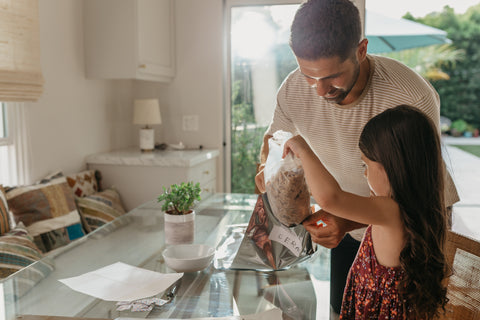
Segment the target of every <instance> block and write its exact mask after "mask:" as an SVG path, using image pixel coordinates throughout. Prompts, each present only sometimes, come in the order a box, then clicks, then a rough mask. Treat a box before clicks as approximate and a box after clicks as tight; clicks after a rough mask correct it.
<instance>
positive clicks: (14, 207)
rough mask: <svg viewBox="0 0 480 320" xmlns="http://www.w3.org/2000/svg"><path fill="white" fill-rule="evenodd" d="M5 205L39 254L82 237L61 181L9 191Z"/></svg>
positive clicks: (68, 193) (67, 190) (67, 189)
mask: <svg viewBox="0 0 480 320" xmlns="http://www.w3.org/2000/svg"><path fill="white" fill-rule="evenodd" d="M7 201H8V206H9V208H10V211H11V213H12V214H13V217H14V219H15V222H16V223H19V222H23V223H24V224H25V226H26V227H27V230H28V232H29V233H30V235H32V236H33V237H34V241H35V244H36V245H37V246H38V247H39V248H40V250H41V251H42V252H48V251H50V250H52V249H55V248H58V247H60V246H63V245H65V244H67V243H69V242H71V241H72V240H75V239H77V238H80V237H82V236H83V235H85V233H84V232H83V230H82V226H81V223H80V215H79V214H78V211H77V208H76V206H75V196H74V195H73V192H72V190H71V189H70V187H69V186H68V184H67V181H66V178H65V177H59V178H56V179H53V180H50V181H49V182H48V183H45V184H34V185H29V186H19V187H17V188H15V189H12V190H9V191H7Z"/></svg>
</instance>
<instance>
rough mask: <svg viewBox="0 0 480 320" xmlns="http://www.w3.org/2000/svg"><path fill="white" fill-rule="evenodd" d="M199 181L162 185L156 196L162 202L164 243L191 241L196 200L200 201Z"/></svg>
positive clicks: (193, 233)
mask: <svg viewBox="0 0 480 320" xmlns="http://www.w3.org/2000/svg"><path fill="white" fill-rule="evenodd" d="M200 192H201V189H200V183H196V184H194V183H193V182H182V183H181V184H179V185H178V184H172V185H171V186H170V187H169V188H165V187H163V193H162V194H161V195H159V196H158V202H162V201H163V204H162V210H163V211H164V220H165V229H164V231H165V243H166V244H167V245H170V244H183V243H193V240H194V235H195V211H194V210H193V208H194V206H195V204H196V202H197V201H200V200H201V198H200Z"/></svg>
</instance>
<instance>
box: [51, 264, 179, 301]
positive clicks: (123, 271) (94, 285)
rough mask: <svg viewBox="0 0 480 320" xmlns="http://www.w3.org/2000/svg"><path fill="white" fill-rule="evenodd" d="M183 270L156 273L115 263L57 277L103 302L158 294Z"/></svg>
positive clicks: (136, 298)
mask: <svg viewBox="0 0 480 320" xmlns="http://www.w3.org/2000/svg"><path fill="white" fill-rule="evenodd" d="M182 276H183V273H159V272H155V271H150V270H146V269H142V268H138V267H134V266H131V265H128V264H126V263H123V262H116V263H114V264H111V265H109V266H106V267H103V268H100V269H97V270H95V271H91V272H87V273H85V274H82V275H80V276H78V277H72V278H65V279H59V281H60V282H62V283H63V284H65V285H67V286H69V287H70V288H71V289H73V290H75V291H78V292H81V293H84V294H88V295H90V296H93V297H96V298H99V299H102V300H106V301H133V300H138V299H143V298H147V297H151V296H154V295H157V294H159V293H160V292H162V291H165V289H167V288H168V287H170V286H171V285H172V284H173V283H174V282H175V281H177V280H178V279H180V278H181V277H182Z"/></svg>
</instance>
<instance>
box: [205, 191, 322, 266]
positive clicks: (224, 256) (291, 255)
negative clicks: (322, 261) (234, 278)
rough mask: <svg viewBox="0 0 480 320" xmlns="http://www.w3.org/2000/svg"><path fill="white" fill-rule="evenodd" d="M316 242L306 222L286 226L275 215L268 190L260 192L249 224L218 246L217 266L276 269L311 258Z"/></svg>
mask: <svg viewBox="0 0 480 320" xmlns="http://www.w3.org/2000/svg"><path fill="white" fill-rule="evenodd" d="M315 252H316V245H315V244H314V243H313V242H312V239H311V237H310V234H309V233H308V232H307V230H305V228H304V227H303V226H302V225H297V226H295V227H286V226H284V225H283V224H282V223H280V221H278V219H277V218H276V217H275V216H274V215H273V213H272V211H271V208H270V205H269V203H268V196H267V194H266V193H264V194H262V195H259V196H258V199H257V203H256V204H255V208H254V210H253V212H252V216H251V217H250V221H249V223H248V226H247V227H246V228H245V227H243V228H240V227H239V226H236V227H235V228H232V229H231V230H229V231H228V232H227V234H226V235H225V237H224V239H223V240H222V241H221V243H220V244H219V246H218V247H217V253H221V254H219V255H217V256H216V260H215V261H214V265H215V267H216V268H217V269H246V270H259V271H272V270H282V269H288V268H290V267H292V266H294V265H296V264H298V263H300V262H302V261H305V260H307V259H309V258H310V257H311V256H312V255H313V254H314V253H315Z"/></svg>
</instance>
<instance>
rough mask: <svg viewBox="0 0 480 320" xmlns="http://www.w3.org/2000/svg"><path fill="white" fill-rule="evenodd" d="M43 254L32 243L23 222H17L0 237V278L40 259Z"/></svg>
mask: <svg viewBox="0 0 480 320" xmlns="http://www.w3.org/2000/svg"><path fill="white" fill-rule="evenodd" d="M42 257H43V255H42V253H41V252H40V250H39V249H38V248H37V246H36V245H35V244H34V243H33V239H32V237H31V236H30V235H29V234H28V231H27V229H26V228H25V226H24V225H23V223H21V222H20V223H19V224H18V225H17V226H16V227H15V228H14V229H13V230H10V231H9V232H7V233H6V234H4V235H3V236H2V237H0V278H2V279H3V278H5V277H8V276H9V275H11V274H12V273H14V272H16V271H18V270H20V269H22V268H24V267H26V266H28V265H29V264H31V263H33V262H35V261H38V260H40V259H42Z"/></svg>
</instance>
